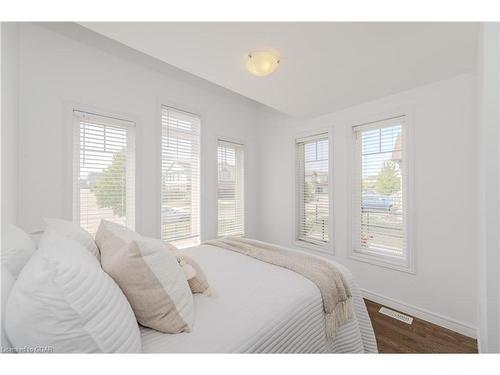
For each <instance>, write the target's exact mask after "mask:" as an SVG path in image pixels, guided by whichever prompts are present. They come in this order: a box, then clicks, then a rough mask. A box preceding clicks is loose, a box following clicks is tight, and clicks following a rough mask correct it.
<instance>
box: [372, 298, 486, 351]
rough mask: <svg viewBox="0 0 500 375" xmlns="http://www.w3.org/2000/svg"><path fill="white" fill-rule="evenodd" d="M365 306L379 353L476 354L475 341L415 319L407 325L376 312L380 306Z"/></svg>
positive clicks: (374, 304)
mask: <svg viewBox="0 0 500 375" xmlns="http://www.w3.org/2000/svg"><path fill="white" fill-rule="evenodd" d="M365 303H366V307H367V309H368V314H369V315H370V319H371V321H372V325H373V329H374V331H375V336H376V337H377V344H378V350H379V352H380V353H477V342H476V340H475V339H472V338H470V337H467V336H463V335H461V334H459V333H456V332H453V331H450V330H449V329H446V328H443V327H440V326H437V325H435V324H432V323H429V322H426V321H425V320H421V319H417V318H413V323H412V324H411V325H409V324H406V323H403V322H400V321H399V320H396V319H393V318H390V317H388V316H386V315H383V314H381V313H379V309H380V308H381V307H382V305H379V304H378V303H375V302H372V301H369V300H367V299H365ZM393 310H394V309H393ZM406 315H408V314H406Z"/></svg>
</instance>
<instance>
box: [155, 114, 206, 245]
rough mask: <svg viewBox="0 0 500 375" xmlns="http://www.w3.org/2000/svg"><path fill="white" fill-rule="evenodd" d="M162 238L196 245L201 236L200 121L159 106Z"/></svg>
mask: <svg viewBox="0 0 500 375" xmlns="http://www.w3.org/2000/svg"><path fill="white" fill-rule="evenodd" d="M161 126H162V137H161V238H162V239H163V240H165V241H171V242H172V241H176V242H175V244H176V245H178V246H181V244H180V242H179V241H181V240H187V239H192V240H193V241H191V242H184V243H185V244H186V245H192V244H197V242H198V241H199V235H200V208H199V205H200V190H199V187H200V167H199V164H200V119H199V118H198V117H197V116H195V115H193V114H189V113H185V112H182V111H179V110H176V109H173V108H170V107H166V106H162V116H161Z"/></svg>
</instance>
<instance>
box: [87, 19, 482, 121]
mask: <svg viewBox="0 0 500 375" xmlns="http://www.w3.org/2000/svg"><path fill="white" fill-rule="evenodd" d="M82 25H83V26H85V27H87V28H89V29H91V30H93V31H95V32H98V33H100V34H102V35H105V36H107V37H109V38H111V39H114V40H116V41H118V42H121V43H123V44H125V45H128V46H129V47H132V48H134V49H136V50H139V51H141V52H143V53H146V54H148V55H150V56H153V57H155V58H157V59H160V60H163V61H165V62H167V63H168V64H171V65H173V66H176V67H178V68H180V69H182V70H185V71H187V72H189V73H192V74H194V75H197V76H199V77H201V78H204V79H206V80H208V81H211V82H213V83H216V84H218V85H220V86H223V87H225V88H227V89H230V90H232V91H235V92H237V93H239V94H241V95H244V96H246V97H248V98H250V99H253V100H255V101H257V102H260V103H262V104H264V105H266V106H269V107H272V108H274V109H277V110H279V111H281V112H284V113H286V114H288V115H292V116H295V117H299V118H310V117H315V116H319V115H322V114H326V113H330V112H334V111H336V110H339V109H342V108H346V107H349V106H352V105H355V104H360V103H363V102H366V101H369V100H372V99H376V98H379V97H383V96H386V95H390V94H393V93H397V92H400V91H403V90H407V89H410V88H413V87H416V86H420V85H423V84H426V83H430V82H434V81H437V80H442V79H446V78H450V77H453V76H455V75H458V74H461V73H465V72H470V71H473V70H475V65H476V47H477V33H478V24H477V23H277V22H276V23H168V22H163V23H162V22H160V23H152V22H148V23H141V22H138V23H134V22H128V23H115V22H103V23H82ZM265 48H271V49H273V50H277V51H279V53H280V54H281V64H280V67H279V68H278V69H277V70H276V72H274V73H273V74H272V75H270V76H267V77H254V76H252V75H250V74H249V73H248V72H247V71H246V70H245V68H244V61H245V57H246V55H247V54H248V52H249V51H251V50H253V49H265Z"/></svg>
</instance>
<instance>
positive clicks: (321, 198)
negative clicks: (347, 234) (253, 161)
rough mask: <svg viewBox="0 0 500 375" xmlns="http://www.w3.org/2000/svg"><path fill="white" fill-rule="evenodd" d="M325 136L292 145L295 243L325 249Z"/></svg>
mask: <svg viewBox="0 0 500 375" xmlns="http://www.w3.org/2000/svg"><path fill="white" fill-rule="evenodd" d="M328 148H329V146H328V135H327V134H322V135H318V136H315V137H310V138H307V139H302V140H297V141H296V156H297V163H296V169H297V170H296V176H297V181H296V190H297V191H296V197H297V206H298V207H297V218H296V220H297V234H296V239H297V240H298V241H304V242H306V243H309V244H312V245H316V246H319V247H322V248H326V247H327V245H328V242H329V224H328V223H329V213H330V208H329V206H330V199H329V192H328V190H329V187H328V186H329V183H328V180H329V176H328V174H329V160H328V154H329V151H328Z"/></svg>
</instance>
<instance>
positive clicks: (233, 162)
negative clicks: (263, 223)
mask: <svg viewBox="0 0 500 375" xmlns="http://www.w3.org/2000/svg"><path fill="white" fill-rule="evenodd" d="M243 163H244V155H243V145H241V144H238V143H232V142H226V141H221V140H219V141H218V146H217V169H218V180H217V181H218V183H217V212H218V231H217V232H218V235H219V236H240V235H243V234H245V225H244V224H245V222H244V220H245V219H244V218H245V204H244V195H243V194H244V193H243V191H244V182H243V181H244V167H243Z"/></svg>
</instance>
